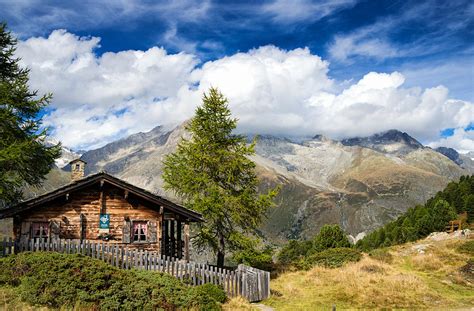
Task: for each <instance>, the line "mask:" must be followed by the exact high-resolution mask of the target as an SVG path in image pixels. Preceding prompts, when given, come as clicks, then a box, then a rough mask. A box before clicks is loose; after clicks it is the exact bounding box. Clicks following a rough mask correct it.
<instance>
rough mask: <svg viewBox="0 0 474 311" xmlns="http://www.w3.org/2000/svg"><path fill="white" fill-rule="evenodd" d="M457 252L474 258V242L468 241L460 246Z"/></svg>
mask: <svg viewBox="0 0 474 311" xmlns="http://www.w3.org/2000/svg"><path fill="white" fill-rule="evenodd" d="M456 250H457V251H458V252H460V253H463V254H468V255H471V256H474V241H467V242H465V243H463V244H461V245H459V246H458V247H457V248H456Z"/></svg>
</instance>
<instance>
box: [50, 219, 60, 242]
mask: <svg viewBox="0 0 474 311" xmlns="http://www.w3.org/2000/svg"><path fill="white" fill-rule="evenodd" d="M49 229H50V231H49V232H50V237H51V239H52V240H59V233H60V231H61V223H60V222H59V221H57V220H51V221H50V222H49Z"/></svg>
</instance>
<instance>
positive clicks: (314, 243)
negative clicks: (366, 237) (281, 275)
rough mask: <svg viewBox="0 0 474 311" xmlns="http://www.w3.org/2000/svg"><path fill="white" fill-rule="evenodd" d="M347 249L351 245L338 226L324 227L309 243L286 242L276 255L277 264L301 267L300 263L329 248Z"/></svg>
mask: <svg viewBox="0 0 474 311" xmlns="http://www.w3.org/2000/svg"><path fill="white" fill-rule="evenodd" d="M349 247H351V243H350V242H349V239H348V238H347V236H346V234H345V233H344V231H343V230H342V229H341V227H339V225H324V226H323V227H322V228H321V230H320V231H319V233H318V234H317V235H316V236H315V237H314V238H313V239H312V240H311V241H295V240H291V241H290V242H288V244H286V245H285V246H284V247H283V248H282V249H281V251H280V253H279V254H278V262H279V263H281V264H283V265H294V266H296V267H301V265H302V263H304V262H306V259H307V258H308V257H310V256H312V255H313V254H317V253H320V252H321V251H324V250H326V249H331V248H349ZM303 265H304V264H303Z"/></svg>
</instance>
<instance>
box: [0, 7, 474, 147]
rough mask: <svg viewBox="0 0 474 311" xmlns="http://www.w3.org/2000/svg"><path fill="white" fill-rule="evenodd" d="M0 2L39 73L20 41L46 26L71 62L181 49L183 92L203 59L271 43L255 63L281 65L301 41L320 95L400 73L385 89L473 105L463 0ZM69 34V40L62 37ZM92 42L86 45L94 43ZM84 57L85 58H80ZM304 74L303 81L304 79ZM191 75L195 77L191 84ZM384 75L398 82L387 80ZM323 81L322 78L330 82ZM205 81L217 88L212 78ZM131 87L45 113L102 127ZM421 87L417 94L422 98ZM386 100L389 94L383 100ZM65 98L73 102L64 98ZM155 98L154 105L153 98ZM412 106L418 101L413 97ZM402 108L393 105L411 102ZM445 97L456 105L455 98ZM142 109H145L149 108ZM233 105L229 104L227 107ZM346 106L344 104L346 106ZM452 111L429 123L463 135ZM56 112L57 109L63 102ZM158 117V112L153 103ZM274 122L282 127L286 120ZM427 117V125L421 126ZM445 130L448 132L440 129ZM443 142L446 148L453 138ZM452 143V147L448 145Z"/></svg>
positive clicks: (119, 131) (125, 108)
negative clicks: (81, 116)
mask: <svg viewBox="0 0 474 311" xmlns="http://www.w3.org/2000/svg"><path fill="white" fill-rule="evenodd" d="M0 7H1V12H2V13H1V15H0V16H1V18H2V19H3V20H5V21H6V22H7V23H8V25H9V27H10V29H11V30H12V31H13V32H14V33H15V34H16V35H17V36H18V37H19V38H20V39H21V40H22V41H24V42H27V43H28V44H26V45H27V47H28V51H27V52H24V50H25V49H26V48H25V49H19V50H20V56H22V57H23V58H24V59H25V64H26V65H29V66H30V67H32V71H35V70H37V71H38V75H39V74H40V73H39V72H40V71H41V70H43V69H44V68H45V66H44V63H47V60H45V59H42V58H41V61H42V62H44V63H43V65H42V66H39V67H38V68H39V69H36V67H35V65H36V64H38V62H39V61H38V59H39V58H40V57H39V56H38V55H36V54H35V51H38V49H36V48H34V47H33V45H34V44H36V43H37V42H33V41H32V40H30V41H28V40H29V39H31V38H33V37H41V38H45V39H48V38H49V41H52V40H53V39H51V34H52V33H53V32H54V31H57V33H58V35H57V36H56V37H55V38H56V40H58V41H57V42H56V43H55V44H56V45H55V46H59V45H58V44H62V43H63V42H64V40H65V38H66V37H67V38H69V39H70V40H71V42H70V45H69V46H68V48H69V47H70V48H76V49H79V50H77V51H75V52H74V53H72V54H68V56H67V57H70V59H69V65H70V64H72V63H74V61H75V60H76V59H77V58H80V57H78V55H79V56H80V55H86V54H87V55H88V53H89V52H90V53H92V55H93V56H92V57H94V59H95V62H100V61H101V60H102V59H103V55H104V54H109V55H115V56H117V57H119V56H123V55H122V54H123V53H124V52H125V51H149V49H151V48H153V47H157V48H162V49H163V50H164V51H165V52H166V54H167V55H168V56H170V55H175V54H178V55H185V56H188V58H186V57H182V58H185V59H184V60H182V62H180V64H187V65H183V68H182V70H183V71H184V72H188V73H189V77H188V76H186V77H183V76H182V75H180V74H177V73H170V75H171V76H172V77H175V79H178V80H179V79H182V83H181V86H182V85H187V86H188V88H191V86H192V85H193V84H194V85H196V84H197V85H199V84H200V83H202V77H199V78H194V76H199V75H200V74H203V73H202V70H200V69H201V68H203V67H204V68H207V67H212V68H213V66H214V67H215V66H216V65H224V64H226V60H228V59H231V60H232V61H234V60H235V58H236V55H238V53H239V52H240V53H244V54H246V55H247V54H249V53H250V52H249V51H252V50H254V51H255V50H257V51H258V49H260V48H261V47H268V46H274V47H275V48H276V49H278V50H279V51H284V55H285V56H282V55H279V56H276V54H275V52H274V51H273V52H272V51H268V50H265V53H266V54H265V57H263V56H261V55H263V53H264V52H262V51H261V53H260V54H258V53H257V54H258V55H257V56H255V55H253V56H255V57H256V58H257V59H258V60H259V61H261V60H262V59H267V60H268V59H269V58H268V57H270V58H272V57H273V58H274V57H277V58H279V59H280V61H281V62H283V60H282V59H281V57H288V53H286V52H288V51H294V50H295V49H305V48H307V51H309V52H308V53H309V55H310V56H315V57H319V58H321V60H322V61H323V62H325V65H321V66H320V67H318V68H319V69H320V71H323V72H325V75H326V76H325V80H324V81H322V80H321V81H319V82H321V83H322V85H326V86H325V87H323V88H321V89H320V90H319V91H320V92H325V93H324V94H326V93H330V94H335V95H339V94H341V93H343V92H344V90H346V89H348V88H350V86H352V85H355V84H357V83H358V81H361V79H363V77H364V76H366V75H367V74H368V73H370V72H376V73H381V74H382V73H386V74H392V73H394V72H399V73H401V74H402V75H403V82H401V84H400V83H398V84H397V83H395V84H393V87H394V88H398V89H401V88H403V89H404V90H405V89H413V88H419V89H421V91H420V92H421V93H422V92H424V90H426V89H431V88H436V87H438V86H440V85H442V86H443V87H445V89H446V92H447V95H446V96H445V97H446V99H445V102H446V101H447V100H448V99H449V100H460V101H463V102H464V103H467V104H468V105H471V106H472V102H473V101H474V58H473V53H474V44H473V42H474V3H473V2H472V1H457V0H454V1H356V0H325V1H303V0H299V1H297V0H295V1H282V0H275V1H199V2H197V1H196V2H193V1H188V0H180V1H171V2H157V1H34V0H23V1H1V0H0ZM59 29H63V33H61V35H59V31H58V30H59ZM69 35H71V36H73V37H74V39H71V38H70V36H69ZM68 36H69V37H68ZM60 37H61V38H62V39H61V38H60ZM63 39H64V40H63ZM96 39H97V41H94V40H96ZM73 41H74V42H73ZM58 42H60V43H58ZM86 43H89V45H87V44H86ZM50 44H52V43H51V42H50ZM86 45H87V46H86ZM68 48H66V47H63V48H62V50H61V51H58V52H57V55H59V54H60V53H64V50H68ZM81 49H82V50H81ZM22 53H23V54H22ZM81 53H83V54H81ZM121 53H122V54H121ZM285 53H286V54H285ZM250 54H251V53H250ZM303 54H304V53H303ZM71 55H72V56H71ZM259 55H260V56H259ZM300 56H301V55H300ZM52 57H53V56H52ZM64 57H66V56H64V55H63V56H61V57H59V56H58V59H63V58H64ZM156 57H161V56H156ZM301 57H303V56H301ZM237 58H238V57H237ZM273 58H272V59H273ZM84 59H87V57H85V56H84ZM314 61H316V60H315V59H313V64H315V63H314ZM264 62H267V61H264ZM267 63H268V62H267ZM206 64H208V66H206ZM186 66H187V67H186ZM318 66H319V65H318ZM68 68H69V69H70V67H68ZM81 68H82V67H81ZM232 68H234V67H232ZM237 68H238V66H237ZM285 68H286V67H285ZM89 69H90V66H89ZM320 71H318V72H320ZM272 72H273V71H272ZM33 74H35V73H33ZM43 74H44V72H43ZM175 74H176V75H175ZM312 74H313V75H314V74H316V73H315V72H313V73H312ZM204 76H205V73H204ZM308 77H309V78H311V75H310V76H308ZM308 77H307V78H308ZM381 77H382V78H383V76H381ZM382 78H381V79H382ZM193 79H197V80H198V81H190V80H193ZM392 79H398V78H397V77H395V76H392ZM34 80H35V79H33V81H32V82H33V84H34ZM326 80H331V81H332V82H331V83H329V82H328V81H326ZM371 81H373V80H371ZM210 83H211V84H218V82H217V81H211V82H210ZM325 83H326V84H325ZM329 84H330V85H329ZM37 85H38V88H39V89H40V90H43V87H45V86H44V85H43V84H41V83H38V84H37ZM33 86H36V85H33ZM48 86H50V88H52V89H53V90H52V91H53V92H54V93H58V94H61V92H64V93H67V90H63V89H56V88H58V86H57V85H48ZM65 87H66V86H65ZM117 87H119V86H117ZM168 89H175V90H176V92H174V93H173V92H167V91H161V92H158V91H157V92H156V94H153V96H152V98H161V99H166V100H168V99H169V98H179V94H178V93H177V92H178V90H179V89H180V87H179V86H178V85H174V86H172V87H171V86H169V88H168ZM140 92H145V93H147V96H148V95H150V94H148V93H150V92H151V91H143V90H140V91H139V92H138V93H140ZM413 92H415V91H413ZM138 93H137V90H136V89H135V90H133V91H130V92H129V93H127V94H125V95H124V96H123V97H121V98H113V99H110V98H109V99H110V100H111V103H109V104H107V106H106V107H102V108H101V109H99V108H98V107H97V105H99V103H95V102H93V101H94V98H91V99H90V100H89V102H84V101H77V103H76V104H75V106H74V107H71V106H70V105H67V104H65V103H64V102H65V101H68V100H69V99H68V98H67V97H66V96H61V95H60V96H59V97H58V101H56V102H54V103H53V109H54V110H59V111H61V109H63V110H64V109H68V111H69V112H71V111H72V110H74V109H76V110H77V109H83V110H88V111H90V110H91V109H92V110H94V109H95V110H96V112H95V114H94V115H91V116H90V118H89V119H90V120H91V121H94V122H99V121H100V120H102V121H103V122H102V123H101V125H106V123H107V118H105V119H104V118H103V116H102V115H101V114H104V113H107V114H110V113H112V114H114V115H119V116H121V115H122V114H125V117H126V112H129V111H134V110H137V109H136V108H137V107H138V106H140V105H141V104H142V101H144V100H147V99H146V98H144V97H143V94H142V93H140V94H138ZM168 93H169V94H168ZM230 93H232V92H230ZM402 93H403V92H402ZM415 93H416V92H415ZM421 93H420V94H421ZM324 94H323V95H324ZM377 94H378V93H377ZM420 94H418V95H417V96H421V95H420ZM320 95H321V94H320V93H318V94H313V93H311V94H308V96H307V98H296V99H295V100H300V101H301V102H302V103H303V102H304V103H307V102H308V100H309V98H313V99H314V98H315V97H317V98H319V97H318V96H320ZM378 95H380V94H378ZM378 95H377V96H378ZM140 96H142V97H140ZM150 96H151V95H150ZM394 96H395V95H394ZM397 96H401V95H400V94H398V95H396V96H395V98H396V97H397ZM410 96H414V95H410ZM439 96H441V95H439ZM392 97H393V96H392ZM100 98H101V97H100ZM100 98H99V99H100ZM132 98H133V99H137V100H139V99H140V100H141V101H140V103H138V104H136V105H135V106H133V105H132V104H131V103H130V102H133V100H131V99H132ZM272 98H278V96H276V95H273V96H272ZM381 98H383V96H382V97H381ZM109 99H107V100H109ZM107 100H104V101H107ZM176 100H177V99H176ZM392 100H395V99H394V98H392ZM407 100H408V99H407ZM70 101H71V102H75V101H76V100H75V99H74V98H71V99H70ZM112 101H113V103H112ZM125 102H127V103H128V104H125ZM156 102H157V103H164V100H163V101H162V100H157V101H156ZM421 102H422V99H420V103H421ZM247 104H248V103H247ZM242 105H244V104H242ZM407 105H408V104H407ZM407 105H405V106H404V107H408V106H410V105H408V106H407ZM420 105H421V104H420ZM433 105H435V104H433ZM456 105H458V106H457V107H458V108H459V107H460V106H459V105H460V104H456ZM79 106H80V107H79ZM313 106H314V105H313ZM146 107H147V108H146V109H149V108H150V107H148V106H146ZM241 107H242V106H239V107H237V109H236V110H237V112H238V111H239V110H240V108H241ZM354 107H355V106H353V107H352V109H355V108H354ZM410 107H412V108H413V107H414V106H410ZM468 107H469V106H468ZM155 108H156V107H153V109H155ZM279 108H281V107H279ZM440 109H441V108H440ZM441 110H442V109H441ZM458 110H459V111H458V114H464V116H459V115H455V114H453V113H451V114H447V115H446V118H456V119H459V120H460V119H462V121H459V122H449V120H443V122H440V121H439V120H438V119H439V118H440V117H439V116H438V117H432V118H433V122H438V123H443V124H444V125H443V126H448V129H450V130H447V129H446V128H436V133H438V135H437V136H438V138H440V137H441V138H442V137H445V136H448V137H449V136H453V135H455V130H456V129H461V128H462V129H464V132H466V133H468V134H469V136H472V135H471V133H469V132H472V128H469V129H471V130H466V128H468V125H469V123H471V122H469V119H470V120H471V121H473V119H474V116H473V115H472V114H471V113H472V110H470V109H468V108H459V109H458ZM191 111H192V109H191ZM253 112H255V111H253ZM280 112H285V113H287V114H291V113H292V111H289V110H288V109H286V108H285V109H283V111H279V112H278V113H280ZM58 113H59V112H58ZM64 113H67V112H66V110H65V111H64ZM157 113H158V112H157ZM160 113H162V114H163V113H164V111H161V112H160ZM466 114H467V116H466ZM239 117H241V119H242V117H243V119H244V120H246V119H249V120H250V119H251V118H250V117H248V118H247V117H246V115H245V113H243V112H242V113H241V115H239ZM375 117H376V116H374V118H375ZM157 119H158V120H159V121H161V122H163V121H162V120H163V119H166V118H165V117H161V118H157ZM466 119H467V121H466ZM51 120H53V117H51ZM56 120H57V119H56ZM248 122H250V121H248ZM285 122H289V123H291V121H285ZM410 122H414V121H410ZM341 123H343V121H341ZM348 123H350V122H348ZM408 123H409V122H408ZM408 123H407V126H405V125H404V124H401V125H400V123H399V122H398V123H397V122H395V123H394V124H392V126H398V127H401V128H404V127H405V129H406V130H410V132H411V133H414V135H415V136H418V137H417V138H419V139H420V140H422V141H423V142H425V143H433V142H435V143H436V139H437V137H435V135H434V134H432V132H433V131H428V130H427V129H424V130H423V129H418V128H416V127H414V126H411V125H410V124H408ZM414 123H416V122H414ZM109 124H110V122H109ZM245 124H246V123H245V122H244V126H245V127H246V129H247V130H255V131H264V132H265V131H268V132H271V133H273V132H274V133H276V134H284V132H285V131H289V132H291V133H293V134H294V135H300V134H309V133H310V132H311V131H314V130H318V131H321V132H327V134H328V135H330V136H331V135H332V136H334V137H336V138H338V137H342V136H348V135H351V133H352V132H355V134H370V133H371V132H373V131H378V130H383V129H384V128H383V127H381V126H379V125H376V126H375V125H374V126H369V127H368V130H367V131H360V132H357V131H353V128H351V127H350V126H349V127H348V128H347V131H346V133H344V129H342V128H341V129H327V130H326V129H325V127H311V126H310V125H308V126H307V127H306V128H307V129H306V130H304V131H299V130H293V129H292V128H291V127H288V128H284V127H283V128H278V129H275V128H271V127H264V128H258V127H254V126H251V125H249V126H247V125H245ZM430 124H431V123H426V124H425V127H426V126H430ZM433 124H434V123H433ZM50 125H51V126H52V127H53V128H56V129H57V133H60V130H59V129H60V128H64V129H65V128H66V127H67V126H65V125H61V124H55V123H54V121H51V122H50ZM150 126H151V123H150V124H148V126H147V127H146V126H145V127H140V126H132V125H130V126H129V127H125V128H115V129H114V131H115V132H114V131H111V132H110V135H108V136H107V137H102V138H98V139H97V140H96V141H94V142H93V143H88V142H85V141H74V140H68V139H64V138H65V134H64V133H63V134H58V135H57V136H59V137H60V138H61V139H63V140H66V141H70V142H71V144H72V145H74V146H77V147H82V148H84V147H85V148H88V147H91V146H98V145H100V144H103V143H105V142H107V141H109V140H111V139H115V138H117V137H119V136H120V135H126V134H129V133H131V132H134V131H136V130H147V129H149V127H150ZM412 128H413V129H412ZM428 132H429V133H428ZM439 133H442V134H439ZM446 133H448V134H449V133H451V135H447V134H446ZM462 135H464V134H462ZM469 139H470V138H469V137H468V140H469ZM468 145H469V144H468ZM469 146H470V145H469ZM453 147H456V145H455V143H454V142H453ZM457 149H462V148H461V147H457ZM463 150H465V151H469V150H470V148H468V147H466V148H464V149H463Z"/></svg>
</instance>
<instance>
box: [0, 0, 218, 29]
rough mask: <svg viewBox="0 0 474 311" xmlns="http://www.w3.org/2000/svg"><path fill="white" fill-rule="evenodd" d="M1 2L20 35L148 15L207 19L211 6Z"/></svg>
mask: <svg viewBox="0 0 474 311" xmlns="http://www.w3.org/2000/svg"><path fill="white" fill-rule="evenodd" d="M0 4H4V5H2V13H3V15H4V17H5V18H6V19H7V20H9V24H14V26H15V27H14V29H15V31H16V32H17V33H19V34H20V35H23V36H27V35H32V34H33V35H37V34H42V32H43V31H44V30H45V29H55V28H63V27H68V28H70V29H75V30H85V29H93V28H95V27H98V26H106V27H107V26H111V25H115V24H120V27H122V28H126V27H129V26H133V25H134V24H135V23H136V22H137V21H141V20H143V19H149V18H158V19H159V20H160V21H162V22H164V23H166V24H169V23H173V24H176V23H180V22H195V21H199V20H202V19H204V18H207V15H208V11H209V9H210V8H211V3H210V0H204V1H192V0H174V1H146V0H134V1H128V0H122V1H117V0H102V1H59V2H58V1H44V0H15V1H11V0H6V1H5V0H0ZM25 21H28V22H25Z"/></svg>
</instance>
